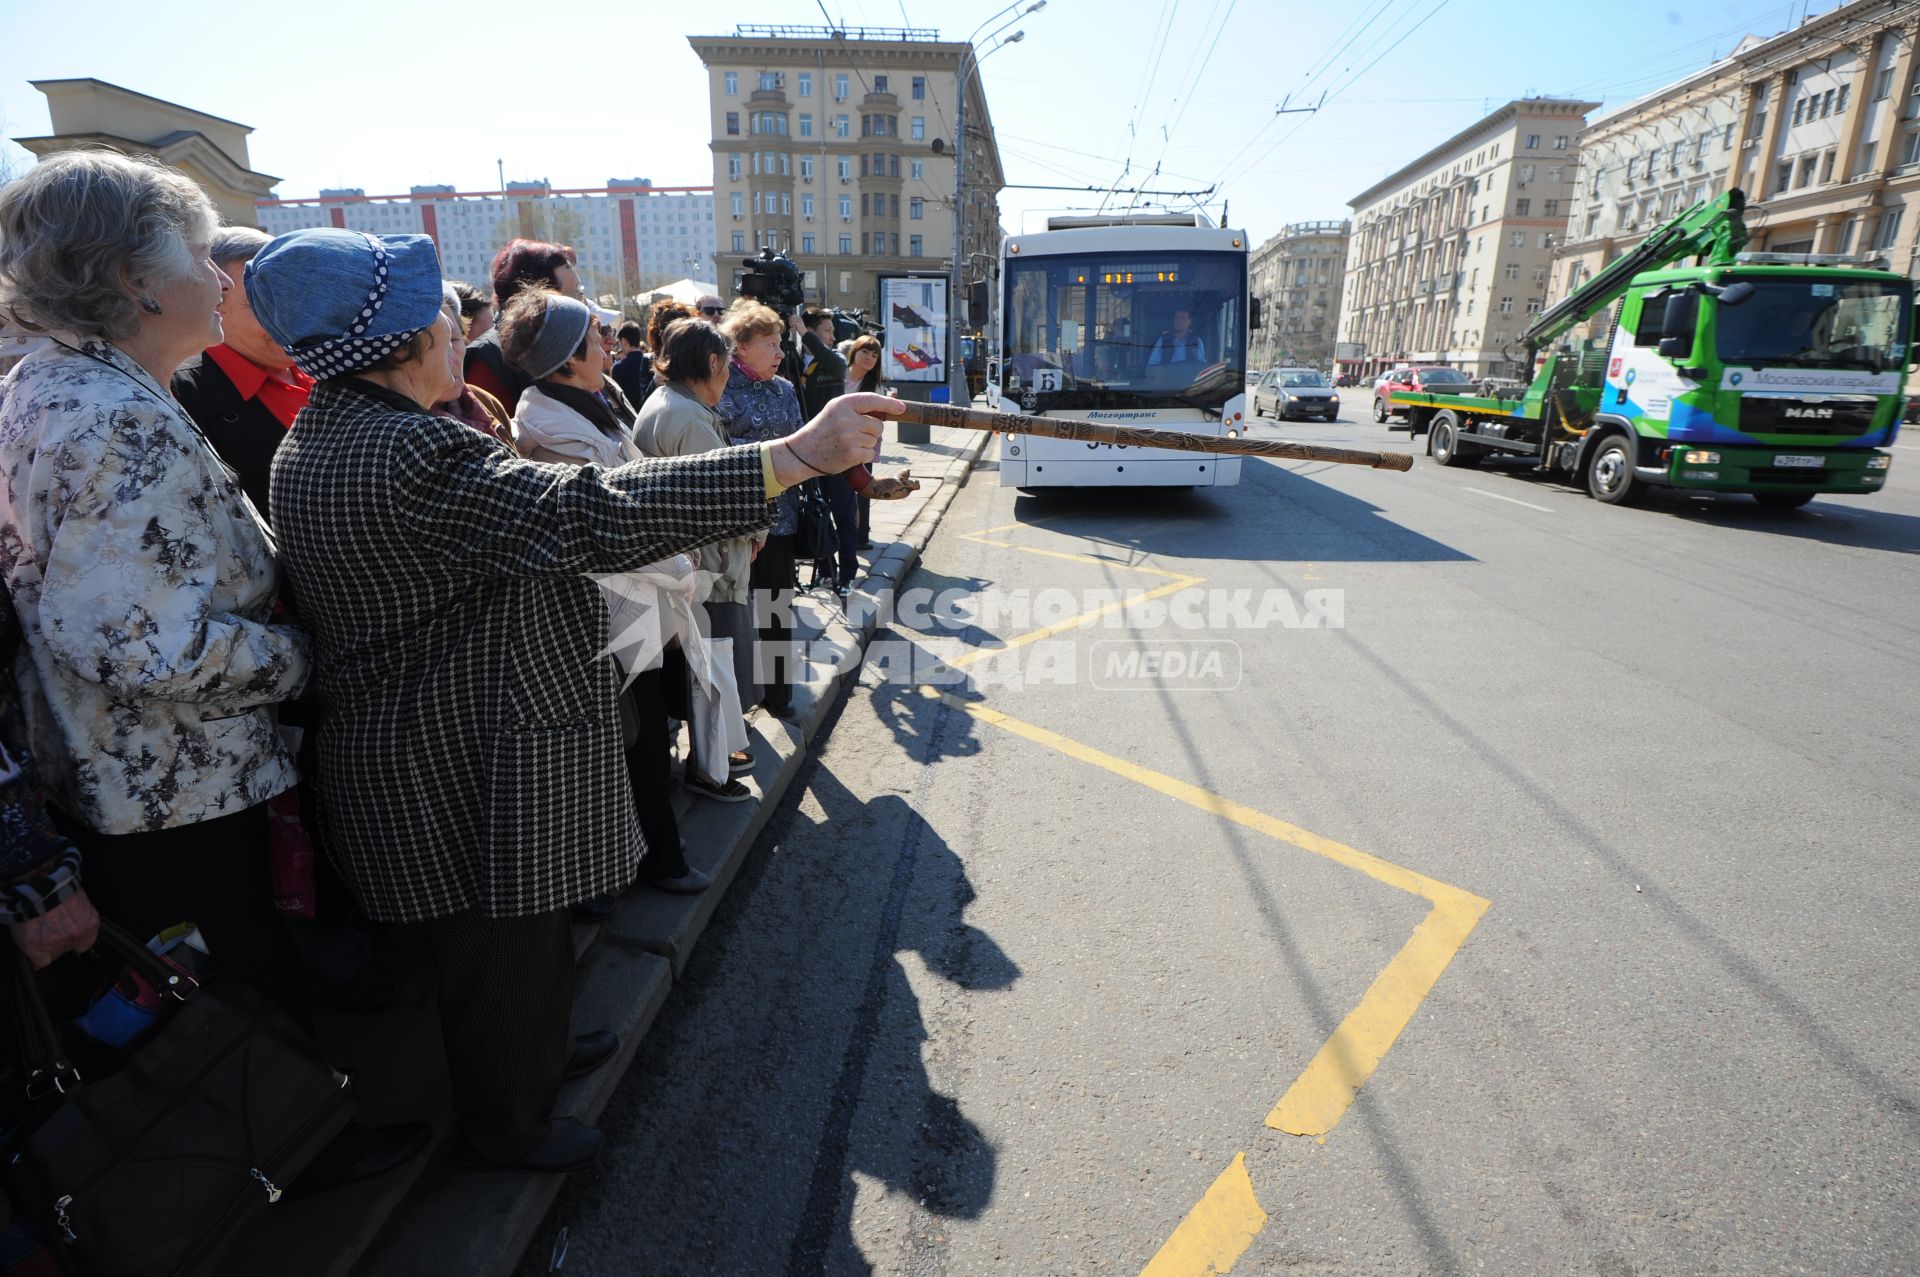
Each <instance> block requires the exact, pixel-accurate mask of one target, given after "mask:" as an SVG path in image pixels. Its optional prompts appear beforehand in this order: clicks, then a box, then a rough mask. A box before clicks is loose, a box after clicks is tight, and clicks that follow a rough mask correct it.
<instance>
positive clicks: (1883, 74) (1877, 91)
mask: <svg viewBox="0 0 1920 1277" xmlns="http://www.w3.org/2000/svg"><path fill="white" fill-rule="evenodd" d="M1892 96H1893V68H1892V67H1881V68H1880V73H1879V74H1878V75H1876V76H1874V77H1873V100H1874V101H1875V102H1878V101H1880V100H1881V99H1882V98H1889V97H1892Z"/></svg>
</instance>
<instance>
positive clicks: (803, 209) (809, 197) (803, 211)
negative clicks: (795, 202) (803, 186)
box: [800, 191, 813, 219]
mask: <svg viewBox="0 0 1920 1277" xmlns="http://www.w3.org/2000/svg"><path fill="white" fill-rule="evenodd" d="M800 216H802V217H805V218H809V219H810V218H812V217H813V192H812V191H808V192H807V193H806V194H804V195H802V196H801V197H800Z"/></svg>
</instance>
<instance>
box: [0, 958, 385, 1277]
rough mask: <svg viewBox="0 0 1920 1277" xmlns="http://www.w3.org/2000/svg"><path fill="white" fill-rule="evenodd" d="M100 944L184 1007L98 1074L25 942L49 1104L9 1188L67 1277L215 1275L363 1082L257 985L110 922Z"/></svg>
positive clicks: (38, 1108) (334, 1128) (36, 1060)
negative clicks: (200, 971)
mask: <svg viewBox="0 0 1920 1277" xmlns="http://www.w3.org/2000/svg"><path fill="white" fill-rule="evenodd" d="M9 947H11V946H10V945H9ZM95 953H96V954H104V955H106V956H108V957H110V958H112V959H114V960H117V961H119V962H121V963H124V964H126V966H127V967H129V968H131V969H132V970H133V971H135V972H136V973H138V974H139V975H140V976H141V977H142V978H143V979H144V980H146V981H147V983H148V984H149V985H151V986H152V987H153V988H154V989H156V990H159V991H161V992H162V993H164V994H165V995H166V996H167V998H168V1000H169V1002H170V1003H171V1004H172V1009H171V1011H170V1012H169V1013H168V1014H166V1015H165V1016H164V1017H163V1018H162V1019H161V1021H160V1023H159V1025H158V1026H157V1028H156V1029H154V1030H153V1031H151V1032H150V1033H149V1035H148V1036H147V1037H145V1038H144V1039H143V1040H140V1041H138V1042H136V1043H135V1044H134V1045H132V1046H131V1047H129V1048H127V1049H126V1050H124V1051H123V1052H121V1053H120V1054H118V1055H117V1056H116V1057H114V1062H113V1063H112V1065H111V1066H110V1067H108V1068H106V1069H104V1070H100V1071H97V1072H95V1073H94V1074H93V1075H91V1076H89V1077H87V1078H85V1079H83V1078H81V1076H80V1074H79V1071H78V1070H77V1069H75V1068H74V1067H73V1064H72V1062H71V1060H70V1059H69V1057H68V1055H67V1052H66V1050H65V1047H64V1046H63V1044H62V1040H61V1037H60V1034H59V1032H58V1031H56V1029H55V1028H54V1025H53V1021H52V1018H51V1017H50V1016H49V1014H48V1012H47V1008H46V1004H45V1003H44V1002H43V1001H42V999H41V996H40V991H39V989H38V986H37V983H36V981H35V978H34V973H33V971H32V970H31V968H30V967H29V965H28V962H27V959H26V957H25V955H23V954H21V953H20V952H19V951H18V950H17V949H15V950H14V952H13V962H12V975H13V978H12V980H11V981H10V984H11V989H10V991H9V992H10V994H11V997H10V998H9V1001H10V1003H11V1006H10V1008H9V1009H10V1010H11V1012H12V1013H13V1019H14V1024H15V1026H16V1029H17V1036H18V1039H19V1042H20V1065H21V1072H22V1074H23V1075H24V1080H25V1085H26V1089H27V1094H28V1096H29V1098H30V1099H31V1100H33V1101H34V1105H33V1108H32V1110H31V1112H30V1114H29V1115H28V1117H27V1118H26V1120H24V1121H22V1122H21V1123H19V1124H18V1125H16V1126H15V1127H14V1129H13V1130H12V1131H11V1132H10V1133H9V1140H8V1143H9V1146H10V1147H8V1148H7V1150H6V1152H7V1154H8V1156H7V1161H6V1166H5V1172H6V1178H7V1188H8V1192H9V1194H10V1195H11V1196H12V1198H13V1200H14V1201H15V1202H16V1203H17V1204H18V1206H19V1209H20V1210H21V1212H22V1213H23V1214H24V1215H25V1216H26V1217H27V1218H28V1219H30V1220H31V1221H33V1223H34V1224H35V1226H36V1227H37V1228H38V1229H39V1231H40V1232H41V1234H42V1235H43V1236H44V1237H45V1239H46V1242H47V1246H48V1248H49V1249H50V1250H51V1251H52V1253H53V1255H54V1258H55V1259H56V1260H57V1261H58V1262H59V1264H60V1266H61V1268H62V1269H63V1270H64V1271H66V1272H68V1273H73V1274H81V1275H86V1277H91V1275H95V1274H122V1273H140V1274H155V1275H156V1277H157V1275H159V1274H173V1275H184V1274H192V1273H204V1272H207V1271H209V1270H211V1269H212V1268H213V1266H214V1265H215V1264H216V1263H217V1262H218V1260H219V1258H220V1256H221V1254H222V1253H223V1252H224V1251H225V1250H226V1248H227V1246H228V1244H229V1243H231V1242H232V1241H233V1240H234V1239H236V1238H238V1237H239V1236H240V1234H241V1233H242V1232H243V1231H244V1230H245V1229H246V1227H247V1226H248V1225H249V1224H251V1223H252V1222H253V1220H254V1219H255V1218H256V1217H258V1216H259V1215H260V1214H261V1213H263V1212H264V1211H266V1210H267V1209H268V1208H269V1207H271V1206H272V1205H273V1204H274V1203H276V1202H278V1201H279V1200H280V1198H281V1194H282V1193H283V1192H284V1190H285V1188H286V1186H287V1185H288V1184H289V1183H290V1182H292V1180H293V1178H294V1177H295V1176H296V1175H298V1174H299V1173H300V1171H301V1170H303V1169H304V1168H305V1167H306V1165H307V1163H309V1162H310V1161H312V1160H313V1158H314V1156H315V1155H316V1154H318V1153H319V1152H320V1150H321V1149H323V1148H325V1147H326V1145H327V1143H328V1142H329V1141H330V1140H332V1139H333V1137H334V1136H335V1135H337V1134H339V1133H340V1131H341V1129H342V1128H343V1127H345V1126H346V1125H347V1123H348V1122H349V1121H350V1120H351V1119H352V1117H353V1105H354V1101H353V1092H352V1091H351V1089H350V1088H349V1086H348V1079H347V1078H346V1077H345V1076H343V1075H342V1074H340V1073H337V1072H335V1071H334V1070H333V1068H332V1067H330V1066H329V1065H328V1064H327V1063H326V1061H325V1060H322V1059H321V1058H320V1056H319V1054H318V1053H317V1052H316V1051H315V1049H314V1046H313V1043H312V1041H311V1040H310V1039H309V1038H308V1037H307V1035H306V1034H304V1033H302V1032H301V1031H300V1030H299V1029H298V1028H296V1027H295V1026H294V1024H293V1022H292V1021H291V1020H289V1019H288V1018H287V1017H286V1016H285V1015H284V1014H283V1013H282V1012H281V1011H280V1010H279V1009H278V1008H277V1007H276V1006H275V1005H274V1004H273V1003H272V1002H271V1001H270V1000H269V999H268V998H267V997H266V995H264V994H262V993H259V992H258V991H256V990H254V989H252V988H250V987H249V986H247V985H246V984H245V983H243V982H242V981H240V980H236V979H221V980H218V981H216V982H214V985H210V986H209V987H205V988H203V987H201V986H200V983H199V981H198V980H196V979H195V978H194V977H193V976H192V975H190V974H188V973H187V972H186V971H185V970H183V969H182V968H180V967H177V966H175V965H173V964H171V963H169V962H167V961H165V960H163V959H161V958H160V957H158V956H157V955H155V954H154V953H153V952H152V951H151V950H149V949H148V948H147V947H146V946H145V945H143V944H141V943H139V942H138V941H136V940H134V939H133V938H132V937H131V936H129V935H127V934H126V933H125V932H123V931H121V930H119V929H118V928H116V927H114V926H113V925H112V924H110V923H107V922H105V921H103V922H102V923H101V924H100V938H99V940H98V941H97V942H96V943H95Z"/></svg>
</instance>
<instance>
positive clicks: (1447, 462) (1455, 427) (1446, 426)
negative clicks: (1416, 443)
mask: <svg viewBox="0 0 1920 1277" xmlns="http://www.w3.org/2000/svg"><path fill="white" fill-rule="evenodd" d="M1427 429H1428V433H1427V455H1428V456H1430V457H1432V458H1433V459H1434V460H1435V461H1438V462H1439V463H1440V464H1441V465H1443V466H1458V465H1464V464H1466V459H1465V458H1464V457H1462V456H1461V455H1460V419H1459V418H1458V417H1456V416H1454V415H1453V414H1452V413H1451V412H1444V411H1443V412H1437V413H1435V414H1434V415H1433V424H1432V425H1430V426H1429V427H1428V428H1427Z"/></svg>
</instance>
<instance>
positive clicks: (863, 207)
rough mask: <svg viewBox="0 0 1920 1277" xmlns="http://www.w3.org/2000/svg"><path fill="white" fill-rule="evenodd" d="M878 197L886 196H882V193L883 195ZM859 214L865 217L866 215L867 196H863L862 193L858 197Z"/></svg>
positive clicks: (883, 198)
mask: <svg viewBox="0 0 1920 1277" xmlns="http://www.w3.org/2000/svg"><path fill="white" fill-rule="evenodd" d="M880 198H881V199H882V200H885V199H886V196H884V195H883V196H881V197H880ZM860 216H862V217H866V216H867V197H866V196H864V195H862V196H861V197H860Z"/></svg>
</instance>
